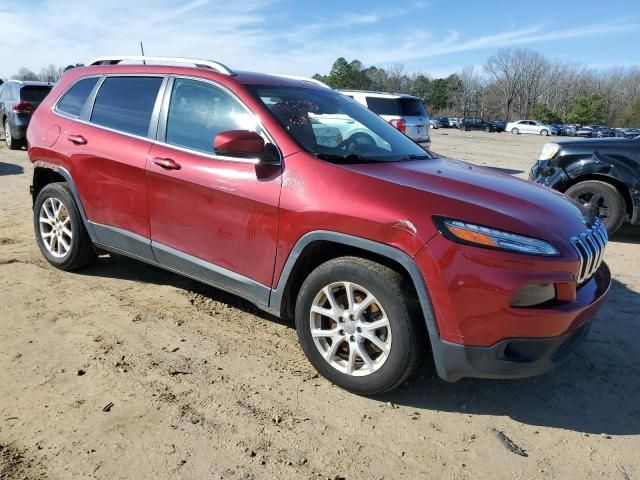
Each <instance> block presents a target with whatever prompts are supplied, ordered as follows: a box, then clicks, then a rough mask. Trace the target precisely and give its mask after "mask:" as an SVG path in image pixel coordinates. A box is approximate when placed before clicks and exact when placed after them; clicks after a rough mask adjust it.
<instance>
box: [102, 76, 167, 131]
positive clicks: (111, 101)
mask: <svg viewBox="0 0 640 480" xmlns="http://www.w3.org/2000/svg"><path fill="white" fill-rule="evenodd" d="M161 83H162V78H160V77H111V78H107V79H106V80H105V81H104V82H103V83H102V85H101V86H100V90H99V91H98V94H97V95H96V102H95V104H94V106H93V113H92V114H91V123H95V124H97V125H102V126H104V127H109V128H113V129H115V130H120V131H122V132H126V133H131V134H134V135H140V136H146V135H147V132H148V130H149V122H150V121H151V113H152V112H153V105H154V103H155V101H156V97H157V95H158V90H159V89H160V84H161Z"/></svg>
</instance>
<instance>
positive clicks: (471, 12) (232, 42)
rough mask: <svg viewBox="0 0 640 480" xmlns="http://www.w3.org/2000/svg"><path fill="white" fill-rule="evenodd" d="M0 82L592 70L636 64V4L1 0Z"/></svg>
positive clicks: (566, 0)
mask: <svg viewBox="0 0 640 480" xmlns="http://www.w3.org/2000/svg"><path fill="white" fill-rule="evenodd" d="M0 25H2V26H3V27H2V30H3V41H2V44H3V48H2V50H3V55H2V57H0V58H1V60H0V77H7V76H10V75H11V74H13V73H15V72H16V71H17V70H18V68H20V67H21V66H27V67H29V68H31V69H33V70H36V71H38V70H39V69H40V68H41V67H43V66H45V65H48V64H50V63H53V64H56V65H66V64H69V63H75V62H86V61H88V60H90V59H91V58H93V57H96V56H99V55H113V54H126V55H131V54H137V53H138V51H139V50H138V48H139V46H138V42H139V41H140V40H142V41H143V42H144V45H145V50H146V52H147V54H149V55H175V56H192V57H201V58H211V59H215V60H219V61H222V62H224V63H226V64H228V65H229V66H231V67H233V68H236V69H247V70H257V71H263V72H273V73H288V74H298V75H311V74H313V73H315V72H321V73H326V72H327V71H328V70H329V68H330V67H331V64H332V62H333V60H335V58H337V57H339V56H344V57H346V58H348V59H353V58H357V59H359V60H361V61H362V62H363V63H365V64H367V65H382V66H385V65H392V64H402V65H404V66H405V69H406V70H407V71H408V72H418V71H421V72H426V73H429V74H431V75H432V76H443V75H447V74H449V73H453V72H455V71H457V70H460V69H461V68H462V67H464V66H467V65H474V66H477V67H479V68H481V66H482V64H483V63H484V61H485V60H486V58H487V57H488V56H489V55H491V54H492V53H494V52H495V51H497V50H498V49H500V48H505V47H526V48H531V49H534V50H537V51H539V52H542V53H544V54H546V55H549V56H550V57H553V58H557V59H561V60H567V61H571V62H576V63H580V64H584V65H588V66H593V67H609V66H615V65H623V66H639V65H640V49H639V48H638V45H639V44H640V0H626V1H622V0H607V1H606V2H603V1H602V0H580V1H570V0H559V1H554V2H549V1H543V2H538V1H533V0H529V1H526V0H519V1H491V2H486V1H485V2H482V1H478V0H472V1H466V0H453V1H452V0H447V1H445V0H440V1H439V0H406V1H402V2H398V1H394V2H386V1H382V0H368V1H352V2H345V1H338V0H325V1H317V0H316V1H305V0H239V1H235V2H234V1H230V0H225V1H220V0H186V1H179V0H126V1H124V0H1V3H0Z"/></svg>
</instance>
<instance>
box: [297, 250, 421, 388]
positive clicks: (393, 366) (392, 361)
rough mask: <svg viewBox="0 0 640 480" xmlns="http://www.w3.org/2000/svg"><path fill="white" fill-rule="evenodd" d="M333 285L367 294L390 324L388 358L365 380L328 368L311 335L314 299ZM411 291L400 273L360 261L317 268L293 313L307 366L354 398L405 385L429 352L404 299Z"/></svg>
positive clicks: (415, 310)
mask: <svg viewBox="0 0 640 480" xmlns="http://www.w3.org/2000/svg"><path fill="white" fill-rule="evenodd" d="M335 282H352V283H355V284H357V285H359V286H361V287H363V288H365V289H367V290H368V291H369V292H370V293H371V294H372V295H373V296H374V297H375V298H376V299H377V301H378V302H379V303H380V305H381V306H382V308H383V310H384V312H385V313H386V316H387V318H388V320H389V325H390V329H391V338H392V342H391V347H390V349H389V353H388V356H387V358H386V360H385V362H384V363H383V364H382V365H381V366H380V367H379V368H378V369H377V370H375V371H374V372H373V373H369V374H367V375H365V376H353V375H349V374H347V373H344V372H341V371H340V370H338V369H337V368H335V367H334V366H332V365H331V364H330V363H329V362H328V361H326V360H325V359H324V357H323V356H322V354H321V353H320V351H319V349H318V348H317V347H316V344H315V342H314V340H313V337H312V335H311V325H310V315H311V307H312V305H313V302H314V299H315V298H316V295H318V294H319V292H320V291H321V290H322V289H323V288H324V287H325V286H327V285H330V284H332V283H335ZM411 291H413V287H412V286H411V285H410V284H409V283H408V280H407V279H406V278H405V277H404V276H403V275H402V274H400V273H398V272H396V271H394V270H392V269H390V268H388V267H386V266H383V265H380V264H378V263H376V262H372V261H370V260H365V259H362V258H359V257H340V258H336V259H333V260H330V261H328V262H326V263H324V264H322V265H320V266H319V267H317V268H316V269H315V270H314V271H313V272H311V274H310V275H309V276H308V277H307V278H306V280H305V281H304V283H303V284H302V287H301V288H300V292H299V293H298V298H297V302H296V311H295V323H296V329H297V332H298V338H299V340H300V344H301V346H302V349H303V350H304V353H305V354H306V356H307V358H308V359H309V361H310V362H311V364H312V365H313V366H314V367H315V368H316V370H317V371H318V372H319V373H320V374H321V375H322V376H324V377H325V378H327V379H328V380H329V381H331V382H333V383H334V384H336V385H338V386H340V387H342V388H344V389H346V390H349V391H351V392H353V393H356V394H359V395H377V394H380V393H384V392H387V391H389V390H392V389H394V388H396V387H397V386H399V385H400V384H402V383H403V382H405V381H406V380H407V379H408V378H409V377H410V376H411V375H412V374H413V373H414V372H415V370H416V368H417V367H418V366H419V364H420V361H421V359H422V358H423V355H422V354H423V352H425V351H428V349H427V348H426V341H427V340H426V336H425V334H424V324H423V323H421V322H422V315H421V313H420V311H419V307H418V302H417V300H416V299H414V298H411V297H410V296H409V295H408V294H407V292H411ZM345 328H346V327H345ZM345 343H346V344H347V345H350V344H349V343H348V342H346V341H345ZM351 348H352V347H351V346H349V350H350V349H351Z"/></svg>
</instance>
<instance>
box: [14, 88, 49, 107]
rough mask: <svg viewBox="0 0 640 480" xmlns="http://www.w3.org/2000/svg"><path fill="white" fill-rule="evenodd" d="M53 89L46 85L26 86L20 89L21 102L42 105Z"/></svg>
mask: <svg viewBox="0 0 640 480" xmlns="http://www.w3.org/2000/svg"><path fill="white" fill-rule="evenodd" d="M50 91H51V87H49V86H44V85H25V86H24V87H22V88H21V89H20V100H26V101H27V102H29V103H40V102H42V100H44V97H46V96H47V95H48V94H49V92H50Z"/></svg>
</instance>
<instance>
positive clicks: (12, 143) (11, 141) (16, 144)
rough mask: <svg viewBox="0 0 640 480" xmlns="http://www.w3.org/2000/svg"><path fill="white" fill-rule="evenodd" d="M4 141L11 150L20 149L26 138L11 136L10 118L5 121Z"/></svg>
mask: <svg viewBox="0 0 640 480" xmlns="http://www.w3.org/2000/svg"><path fill="white" fill-rule="evenodd" d="M3 127H4V141H5V142H6V144H7V147H9V150H20V149H21V148H22V147H23V146H24V140H18V139H15V138H13V137H12V136H11V128H9V119H8V118H7V119H6V120H5V121H4V125H3Z"/></svg>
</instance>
